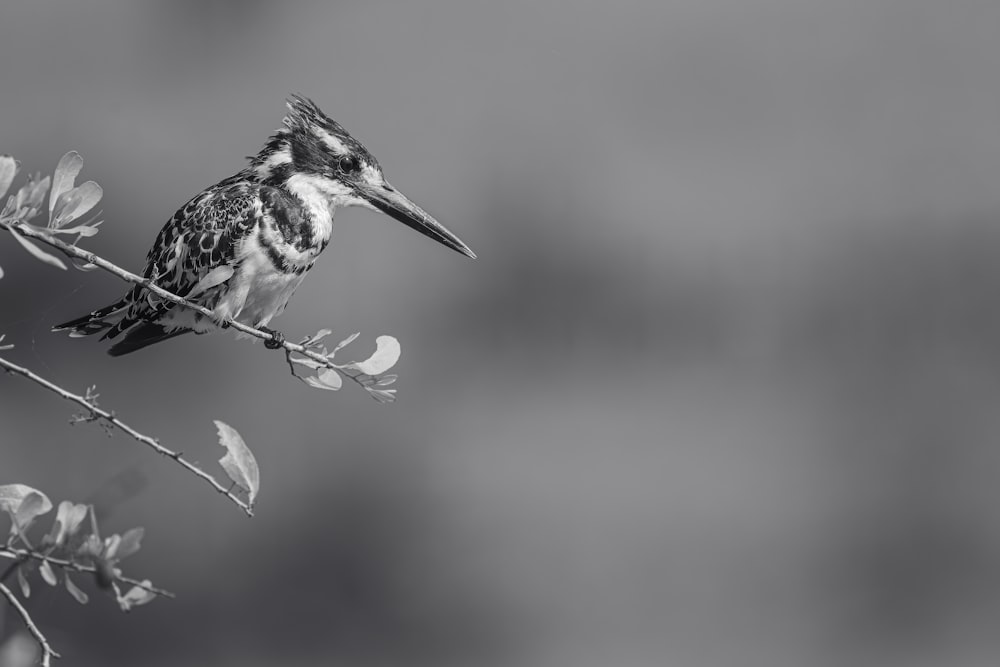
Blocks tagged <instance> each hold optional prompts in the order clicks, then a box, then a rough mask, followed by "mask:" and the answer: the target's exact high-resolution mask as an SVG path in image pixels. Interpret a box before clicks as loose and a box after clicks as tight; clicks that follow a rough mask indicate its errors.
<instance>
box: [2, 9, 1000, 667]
mask: <svg viewBox="0 0 1000 667" xmlns="http://www.w3.org/2000/svg"><path fill="white" fill-rule="evenodd" d="M998 25H1000V4H997V3H990V2H973V1H968V2H966V1H959V2H950V3H940V2H932V1H930V0H885V1H881V2H871V1H870V0H846V1H842V2H836V3H834V2H820V1H816V0H813V1H805V2H803V1H791V0H756V1H752V2H747V1H745V0H710V1H708V2H702V1H697V2H696V1H694V0H678V1H672V2H659V3H654V2H635V1H629V0H623V1H620V2H615V3H602V2H595V1H584V0H581V1H578V2H572V1H570V0H542V1H541V2H538V1H533V2H524V1H520V0H515V1H512V2H505V3H501V2H458V1H457V0H433V1H430V2H422V3H404V2H396V3H392V2H378V1H375V2H319V1H315V2H282V3H267V2H235V1H225V0H201V1H198V2H193V1H173V2H165V1H162V2H130V1H126V0H87V1H84V2H52V1H49V0H32V1H31V2H27V1H25V2H5V3H3V6H2V8H0V91H2V92H0V152H5V153H12V154H14V155H15V156H17V157H18V158H19V159H20V160H21V162H22V168H23V171H24V172H28V171H35V170H45V171H51V170H52V168H53V167H54V166H55V164H56V162H57V160H58V159H59V156H60V155H62V153H64V152H65V151H67V150H70V149H76V150H78V151H80V152H81V153H82V155H83V156H84V159H85V160H86V164H85V167H84V171H83V174H82V178H89V179H94V180H97V181H98V182H99V183H100V184H101V185H102V186H104V189H105V198H104V200H103V202H102V207H103V218H104V219H105V220H106V221H107V222H106V223H105V225H104V226H103V228H102V233H101V234H100V235H98V236H97V237H96V238H94V239H91V240H89V241H88V242H87V247H89V248H92V249H94V250H95V251H97V252H99V253H100V254H102V255H104V256H106V257H108V258H110V259H112V260H113V261H116V262H118V263H120V264H122V265H124V266H125V267H128V268H131V269H133V270H138V269H140V268H141V265H142V259H143V257H144V255H145V252H146V249H147V248H148V246H149V244H150V243H151V241H152V239H153V237H154V235H155V234H156V232H157V230H158V229H159V227H160V226H161V225H162V223H163V222H164V221H165V220H166V219H167V218H168V217H169V216H170V215H171V214H172V213H173V211H174V210H175V209H176V208H177V207H178V206H179V205H181V204H182V203H184V202H185V201H186V200H187V199H188V198H189V197H190V196H192V195H193V194H195V193H197V192H198V191H199V190H201V189H202V188H204V187H206V186H208V185H210V184H212V183H214V182H216V181H218V180H220V179H222V178H224V177H226V176H228V175H229V174H231V173H233V172H234V171H236V170H238V169H239V168H240V167H241V166H242V164H243V158H244V156H246V155H249V154H252V153H254V152H256V151H257V149H258V148H259V146H260V145H261V144H262V143H263V141H264V140H265V138H266V137H267V136H268V134H269V133H270V132H271V131H272V130H273V129H274V128H276V127H277V126H278V125H279V123H280V120H281V117H282V115H283V112H284V107H283V99H284V98H285V97H286V96H287V95H288V94H290V93H292V92H301V93H303V94H306V95H308V96H310V97H312V98H314V99H315V100H316V101H317V102H318V103H319V104H320V106H322V107H323V108H324V109H325V110H326V111H327V112H328V113H329V114H330V115H332V116H333V117H335V118H337V119H338V120H339V121H340V122H341V123H343V124H344V125H345V126H346V127H347V128H348V129H349V130H350V131H351V132H352V133H354V134H355V135H356V136H358V137H359V138H361V140H362V141H364V142H365V143H366V144H367V145H368V147H369V148H370V149H371V150H372V152H373V153H374V154H375V155H376V156H377V157H378V158H379V159H380V161H381V162H382V164H383V166H384V167H385V169H386V173H387V174H388V176H389V177H390V179H391V180H392V181H393V183H395V184H396V185H397V186H398V187H399V188H400V189H401V190H402V191H403V192H405V193H407V194H408V195H409V196H411V197H412V198H413V199H414V200H415V201H417V202H418V203H419V204H420V205H422V206H423V207H424V208H426V209H427V210H429V211H430V212H432V213H433V214H434V215H436V216H437V217H438V218H439V219H440V220H441V221H442V222H443V223H444V224H446V225H447V226H449V227H450V228H451V229H452V230H453V231H455V232H456V233H457V234H459V236H461V237H462V239H463V240H465V241H466V242H467V243H468V244H469V245H470V246H472V248H474V249H475V250H476V251H477V252H478V253H479V255H480V259H478V260H477V261H475V262H471V261H468V260H466V259H464V258H462V257H460V256H459V255H457V254H455V253H453V252H450V251H448V250H446V249H445V248H443V247H441V246H437V245H435V244H434V243H432V242H430V241H429V240H427V239H425V238H424V237H421V236H419V235H417V234H415V233H413V232H412V231H410V230H407V229H406V228H404V227H403V226H401V225H398V224H397V223H395V222H393V221H391V220H389V219H387V218H384V217H380V216H378V215H376V214H374V213H371V212H367V211H360V210H353V209H352V210H348V211H345V212H341V213H340V214H339V215H338V216H337V224H336V229H335V236H334V242H333V244H332V245H331V247H330V248H329V249H328V250H327V251H326V253H325V255H324V257H323V258H322V261H320V262H319V263H318V264H317V266H316V268H315V269H314V270H313V272H312V273H311V274H310V277H309V279H308V280H307V281H306V282H305V284H304V285H303V287H302V288H301V289H300V291H299V293H298V294H297V295H296V297H295V299H294V300H293V301H292V303H291V305H290V308H289V310H288V311H287V312H286V313H285V314H284V315H283V316H282V317H281V318H280V319H279V320H277V321H276V323H275V324H276V325H277V326H278V327H279V328H281V329H282V330H284V331H285V332H286V333H287V334H288V335H289V336H290V337H299V336H303V335H306V334H308V333H312V332H314V331H316V330H317V329H319V328H321V327H325V326H330V327H332V328H333V329H334V330H335V332H336V333H337V334H342V335H343V336H346V335H347V334H350V333H352V332H354V331H361V332H363V333H362V337H361V338H360V339H359V341H358V342H356V343H355V344H354V345H352V348H353V349H355V350H356V351H357V355H358V356H359V357H361V356H362V355H366V354H367V353H368V352H369V351H370V350H371V349H372V348H373V341H374V338H375V336H376V335H378V334H382V333H391V334H393V335H395V336H396V337H398V338H399V339H400V340H401V342H402V345H403V357H402V360H401V362H400V364H399V366H398V367H397V368H398V372H399V373H400V374H401V380H400V382H399V385H398V386H399V391H400V394H399V401H398V402H397V403H396V404H395V405H392V406H382V405H379V404H377V403H376V402H375V401H373V400H372V399H371V398H370V397H368V396H367V395H366V394H365V393H364V392H363V391H361V390H360V389H359V388H357V387H355V386H353V385H351V384H347V385H345V387H344V389H343V390H342V391H340V392H339V393H338V394H331V393H327V392H321V391H316V390H312V389H309V388H308V387H306V386H305V385H303V384H300V383H298V382H296V381H294V380H292V379H291V378H290V377H288V375H287V372H286V368H285V366H284V362H283V359H282V358H281V356H280V355H278V354H276V353H272V352H268V351H266V350H264V348H263V346H261V345H252V344H250V343H248V342H234V341H233V340H231V336H230V335H229V334H219V335H214V336H203V337H194V336H191V337H183V338H179V339H176V340H173V341H170V342H168V343H165V344H163V345H160V346H157V347H154V348H150V349H148V350H144V351H143V352H141V353H137V354H135V355H134V356H130V357H126V358H121V359H111V358H109V357H107V356H106V355H105V354H104V352H103V350H104V345H103V344H100V343H97V342H96V341H93V340H84V341H81V340H69V339H66V338H64V337H62V336H59V335H53V334H50V333H49V332H48V329H49V327H50V326H51V325H52V324H53V323H55V322H59V321H62V320H65V319H68V318H70V317H73V316H76V315H78V314H80V313H82V312H85V311H87V310H89V309H91V308H92V307H94V306H98V305H103V304H104V303H106V302H109V301H111V300H112V299H114V298H116V297H117V296H118V295H119V293H120V292H121V291H122V290H123V286H122V284H121V283H119V282H117V281H116V279H114V278H112V277H110V276H107V275H104V274H100V273H89V274H83V273H79V272H67V273H64V272H59V271H57V270H55V269H52V268H51V267H47V266H45V265H42V264H40V263H38V262H36V261H33V260H31V259H30V258H28V257H27V256H26V255H25V253H24V252H23V251H21V250H20V249H19V247H18V246H16V245H15V244H14V243H13V242H12V240H11V239H10V238H0V266H3V268H4V269H5V271H6V273H7V275H6V277H5V278H4V279H3V280H2V281H0V332H2V333H6V334H7V336H8V339H9V340H10V341H11V342H14V343H16V345H17V347H16V348H15V349H14V350H13V351H11V352H8V353H5V354H6V356H7V357H8V358H10V359H12V360H14V361H16V362H19V363H22V364H26V365H28V366H30V367H32V368H33V369H35V370H36V371H37V372H39V373H41V374H43V375H45V376H47V377H49V378H51V379H53V380H55V381H57V382H59V383H61V384H63V385H64V386H66V387H67V388H71V389H74V390H77V391H82V390H83V388H84V387H86V386H88V385H91V384H95V385H97V390H98V391H99V393H100V395H101V401H102V404H103V405H105V406H106V407H109V408H113V409H115V410H116V411H117V412H118V413H119V414H120V415H121V416H122V417H123V418H125V419H126V420H127V421H129V422H130V423H132V424H134V425H135V426H136V427H138V428H140V429H141V430H143V431H146V432H148V433H151V434H154V435H156V436H158V437H160V438H161V439H162V441H163V443H164V444H165V445H167V446H170V447H174V448H176V449H181V450H183V451H184V452H185V453H186V454H188V455H189V456H190V457H192V458H193V459H195V460H197V461H200V462H202V463H204V464H205V465H206V466H207V467H209V468H212V469H213V470H214V468H213V466H214V462H215V461H216V460H217V459H218V458H219V457H220V456H221V454H222V450H221V449H220V448H219V447H218V445H217V443H216V437H215V432H214V428H213V425H212V419H222V420H224V421H227V422H229V423H230V424H232V425H233V426H235V427H236V428H237V429H239V430H240V431H241V432H242V433H243V435H244V436H245V438H246V440H247V441H248V443H249V444H250V446H251V448H252V449H253V450H254V451H255V452H256V455H257V458H258V460H259V462H260V465H261V468H262V477H263V483H262V491H261V496H260V500H259V510H258V515H257V516H256V517H255V518H254V519H252V520H248V519H247V518H246V517H244V516H242V515H241V514H240V512H239V511H238V510H237V509H236V508H234V507H233V506H232V505H230V504H228V503H227V502H225V501H224V500H223V499H221V498H220V497H219V496H217V495H216V494H214V493H213V492H212V491H211V490H210V489H208V488H207V487H206V486H204V485H203V484H202V483H200V482H199V481H198V480H196V479H195V478H193V477H192V476H190V475H187V474H184V473H183V471H181V470H180V469H178V468H176V467H175V466H172V465H170V463H169V462H168V461H165V460H160V459H157V458H154V457H153V455H152V454H151V453H149V452H148V451H146V450H144V449H142V448H141V447H139V446H138V445H136V444H135V443H134V442H132V441H130V440H128V439H125V438H124V437H122V436H119V435H116V436H114V437H113V438H108V437H106V435H105V434H104V433H103V431H102V430H101V429H100V428H99V427H97V426H95V425H77V426H71V425H69V424H68V423H67V422H68V418H69V417H70V415H71V414H72V412H73V408H72V406H70V405H69V404H67V403H64V402H62V401H60V400H59V399H57V398H56V397H54V396H52V395H50V394H48V393H46V392H44V391H43V390H41V389H40V388H37V387H36V386H34V385H32V384H30V383H28V382H26V381H24V380H22V379H18V378H14V377H9V376H5V377H0V445H2V449H0V454H2V461H0V482H14V481H17V482H23V483H27V484H31V485H33V486H36V487H38V488H41V489H43V490H45V491H46V492H48V493H49V494H50V496H52V498H53V499H54V500H56V501H58V500H61V499H63V498H68V499H74V500H96V501H97V502H98V505H99V507H100V508H101V511H102V512H103V514H102V516H104V520H103V524H104V527H105V529H106V530H108V531H123V530H125V529H127V528H129V527H131V526H134V525H143V526H145V527H146V530H147V537H146V540H145V542H144V550H143V551H142V552H140V553H139V554H138V555H136V556H134V557H132V558H131V559H130V560H129V561H126V563H125V566H126V567H125V569H126V572H127V573H129V574H133V575H136V576H141V577H145V576H148V577H151V578H152V579H153V580H154V582H156V583H157V584H159V585H162V586H164V587H166V588H169V589H171V590H173V591H174V592H176V593H177V594H178V599H177V600H174V601H157V602H154V603H153V604H151V605H150V606H148V607H144V608H142V609H139V610H137V611H136V612H135V613H133V614H131V615H129V616H123V615H121V614H120V613H119V612H118V611H117V609H116V608H115V606H114V604H113V602H112V601H109V600H104V599H101V598H100V596H97V595H94V597H95V599H93V600H92V601H91V604H90V605H89V606H88V607H87V608H85V609H81V608H79V607H78V606H77V605H76V603H75V602H73V601H72V600H71V599H70V598H69V596H68V595H66V594H65V592H63V591H59V590H41V589H42V588H43V586H42V585H41V584H36V595H34V596H33V597H32V598H31V600H30V609H31V611H32V612H33V614H34V615H35V618H36V620H37V621H38V622H39V623H40V624H41V625H42V627H43V628H44V629H45V630H46V631H47V633H48V635H49V638H50V640H51V641H52V642H53V644H54V645H55V646H56V648H57V649H58V650H60V651H61V652H62V653H63V654H64V655H67V656H69V658H68V659H69V660H70V661H71V662H72V664H76V665H102V666H107V665H135V664H143V665H152V666H161V665H163V666H167V665H192V664H212V665H220V666H226V665H250V666H253V665H275V664H281V665H315V664H331V665H358V666H362V665H378V666H382V665H435V666H441V665H455V666H468V665H485V666H489V665H496V666H508V665H509V666H517V667H520V666H525V667H562V666H567V667H569V666H572V667H584V666H594V667H604V666H607V665H622V666H628V667H633V666H635V667H642V666H646V665H670V666H674V665H677V666H687V665H697V666H710V667H726V666H732V667H747V666H753V665H761V666H773V665H789V666H798V665H830V666H834V665H837V666H839V665H845V664H850V665H857V666H864V665H872V666H875V665H878V666H880V667H881V666H885V665H907V666H913V665H928V666H929V665H942V664H947V665H952V666H965V665H969V666H973V665H976V666H978V665H995V664H997V663H998V661H1000V632H997V619H998V618H1000V512H998V509H997V508H998V507H1000V504H998V503H1000V484H997V480H998V478H1000V446H998V445H1000V410H998V409H997V408H998V406H1000V315H998V313H1000V308H998V304H997V298H996V295H997V294H998V292H1000V264H998V262H997V261H996V257H997V256H998V254H1000V187H997V183H998V182H1000V78H998V74H997V73H998V72H1000V42H998V41H997V39H996V33H997V26H998ZM349 349H351V348H349ZM85 585H86V587H87V589H88V590H90V591H93V587H92V586H91V585H90V584H89V582H88V583H87V584H85ZM17 630H18V623H17V621H16V619H14V618H13V617H11V616H10V615H9V614H8V615H6V616H5V618H4V625H3V632H4V634H5V636H8V635H10V634H11V633H13V632H16V631H17Z"/></svg>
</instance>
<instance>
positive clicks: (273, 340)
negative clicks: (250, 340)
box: [260, 327, 285, 350]
mask: <svg viewBox="0 0 1000 667" xmlns="http://www.w3.org/2000/svg"><path fill="white" fill-rule="evenodd" d="M260 330H261V331H263V332H264V333H266V334H270V335H271V337H270V338H268V339H267V340H265V341H264V347H266V348H267V349H269V350H277V349H278V348H279V347H282V346H283V345H284V344H285V335H284V334H283V333H281V332H280V331H275V330H274V329H270V328H268V327H260Z"/></svg>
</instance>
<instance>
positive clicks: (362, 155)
mask: <svg viewBox="0 0 1000 667" xmlns="http://www.w3.org/2000/svg"><path fill="white" fill-rule="evenodd" d="M250 171H251V172H252V173H253V175H254V177H255V178H257V179H258V180H260V181H261V182H264V183H268V184H272V185H276V186H280V187H283V188H285V189H287V190H289V191H290V192H293V193H294V194H296V195H298V196H299V197H300V198H302V199H304V200H309V199H313V198H321V199H322V200H323V201H324V202H325V203H326V205H327V206H329V207H330V208H331V209H332V208H335V207H338V206H364V207H366V208H370V209H373V210H376V211H381V212H382V213H385V214H386V215H389V216H391V217H393V218H395V219H396V220H399V221H400V222H402V223H403V224H405V225H407V226H409V227H412V228H413V229H415V230H417V231H418V232H420V233H422V234H426V235H427V236H429V237H431V238H432V239H434V240H435V241H438V242H439V243H443V244H444V245H446V246H448V247H449V248H452V249H454V250H457V251H458V252H460V253H462V254H463V255H466V256H468V257H473V258H475V256H476V255H475V253H473V252H472V250H470V249H469V247H468V246H467V245H465V244H464V243H462V241H461V240H460V239H459V238H458V237H457V236H455V235H454V234H452V233H451V232H449V231H448V230H447V229H445V227H444V225H442V224H440V223H439V222H438V221H436V220H435V219H434V218H432V217H431V216H430V215H428V214H427V213H426V212H424V210H423V209H421V208H420V207H419V206H417V205H416V204H414V203H413V202H412V201H410V200H409V199H407V198H406V197H405V196H404V195H403V194H402V193H401V192H399V190H396V189H395V188H394V187H392V186H391V185H390V184H389V182H388V181H386V179H385V175H384V174H383V173H382V167H381V166H380V165H379V163H378V160H376V159H375V156H374V155H372V154H371V153H369V152H368V149H366V148H365V147H364V146H363V145H362V144H361V142H360V141H358V140H357V139H355V138H354V137H352V136H351V135H350V134H348V133H347V130H345V129H344V128H343V127H342V126H341V125H340V124H339V123H338V122H337V121H335V120H333V119H332V118H330V117H329V116H327V115H326V114H324V113H323V112H322V111H321V110H320V108H319V107H318V106H316V104H314V103H313V102H312V101H311V100H309V99H307V98H305V97H300V96H298V95H295V96H293V97H292V99H291V100H289V102H288V115H287V116H285V119H284V127H282V128H281V129H279V130H278V131H277V132H276V133H275V134H274V135H273V136H272V137H271V138H270V139H269V140H268V142H267V144H265V145H264V148H262V149H261V151H260V153H258V154H257V155H256V156H255V157H253V158H251V164H250Z"/></svg>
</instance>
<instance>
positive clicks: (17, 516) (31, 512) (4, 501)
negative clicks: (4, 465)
mask: <svg viewBox="0 0 1000 667" xmlns="http://www.w3.org/2000/svg"><path fill="white" fill-rule="evenodd" d="M51 509H52V501H51V500H49V498H48V496H46V495H45V494H44V493H42V492H41V491H39V490H37V489H33V488H31V487H30V486H27V485H26V484H6V485H4V486H0V510H3V511H6V512H8V513H10V515H11V516H12V517H14V521H15V522H16V525H13V526H11V534H16V533H17V532H18V527H20V529H21V530H23V529H25V528H27V527H28V525H29V524H31V522H32V521H34V520H35V517H37V516H40V515H42V514H45V513H46V512H48V511H49V510H51Z"/></svg>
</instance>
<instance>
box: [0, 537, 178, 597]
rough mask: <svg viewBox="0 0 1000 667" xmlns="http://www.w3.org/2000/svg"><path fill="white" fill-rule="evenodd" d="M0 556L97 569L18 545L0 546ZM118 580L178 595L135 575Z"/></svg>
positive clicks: (88, 569) (170, 594) (70, 567)
mask: <svg viewBox="0 0 1000 667" xmlns="http://www.w3.org/2000/svg"><path fill="white" fill-rule="evenodd" d="M0 558H15V559H17V560H19V561H21V562H24V561H25V560H28V559H29V558H33V559H34V560H39V561H48V562H49V563H51V564H52V565H58V566H59V567H62V568H66V569H70V570H73V571H74V572H87V573H90V574H93V573H94V572H96V571H97V568H96V567H95V566H93V565H84V564H83V563H77V562H76V561H75V560H69V559H66V558H53V557H52V556H49V555H47V554H43V553H39V552H38V551H29V550H28V549H18V548H16V547H0ZM115 579H117V580H118V581H123V582H125V583H126V584H132V585H133V586H138V587H139V588H141V589H143V590H146V591H149V592H150V593H155V594H156V595H161V596H163V597H165V598H175V597H177V596H176V595H174V594H173V593H171V592H170V591H168V590H164V589H162V588H157V587H156V586H152V585H150V584H147V583H144V582H142V581H139V580H138V579H135V578H133V577H126V576H124V575H118V576H116V577H115Z"/></svg>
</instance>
